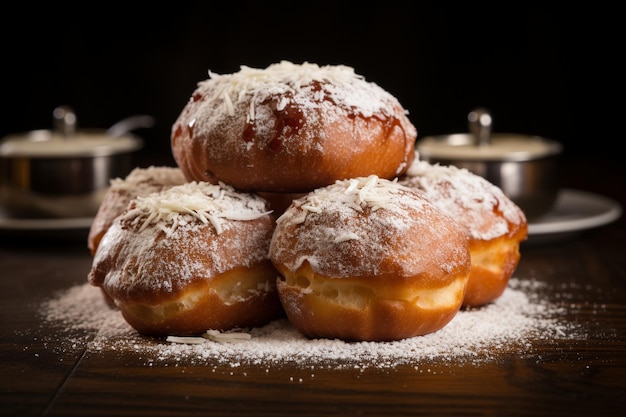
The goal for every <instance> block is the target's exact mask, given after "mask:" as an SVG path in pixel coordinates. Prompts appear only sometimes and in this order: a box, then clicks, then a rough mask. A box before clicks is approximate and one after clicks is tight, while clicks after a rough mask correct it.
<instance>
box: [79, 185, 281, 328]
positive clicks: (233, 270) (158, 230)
mask: <svg viewBox="0 0 626 417" xmlns="http://www.w3.org/2000/svg"><path fill="white" fill-rule="evenodd" d="M267 207H268V203H267V201H265V200H263V199H262V198H261V197H259V196H257V195H253V194H247V193H242V192H239V191H236V190H234V189H233V188H232V187H230V186H228V185H226V184H223V183H220V184H209V183H206V182H196V181H192V182H188V183H185V184H182V185H177V186H173V187H170V188H167V189H165V190H162V191H160V192H157V193H152V194H149V195H148V196H146V197H137V198H136V199H134V200H133V201H132V202H131V203H130V205H129V206H128V208H127V210H126V211H124V213H122V214H121V215H119V216H118V217H117V218H116V219H115V221H114V222H113V224H112V225H111V226H110V227H109V229H108V230H107V232H106V233H105V234H104V236H103V237H102V240H101V241H100V244H99V245H98V249H97V250H96V254H95V256H94V258H93V263H92V267H91V270H90V272H89V275H88V281H89V283H90V284H91V285H94V286H96V287H100V288H102V289H103V290H104V291H105V293H106V294H108V295H109V296H110V297H111V299H112V300H113V301H114V302H115V305H116V306H117V307H118V308H119V310H120V311H121V314H122V315H123V317H124V318H125V320H126V321H127V322H128V323H129V324H130V325H131V326H132V327H133V328H134V329H135V330H137V331H138V332H139V333H140V334H143V335H148V336H169V335H181V336H185V335H197V334H202V333H203V332H205V331H207V330H210V329H213V330H228V329H233V328H246V327H254V326H259V325H263V324H265V323H267V322H269V321H271V320H273V319H275V318H278V317H281V316H284V312H283V310H282V306H281V304H280V300H279V298H278V294H277V291H276V277H277V275H278V272H277V271H276V270H275V269H274V267H273V265H272V263H271V261H270V260H269V255H268V252H269V245H270V240H271V237H272V233H273V231H274V228H275V217H274V215H273V214H272V213H271V211H268V209H267Z"/></svg>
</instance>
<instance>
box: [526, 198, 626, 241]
mask: <svg viewBox="0 0 626 417" xmlns="http://www.w3.org/2000/svg"><path fill="white" fill-rule="evenodd" d="M621 215H622V207H621V206H620V205H619V204H618V203H617V202H616V201H614V200H612V199H610V198H607V197H604V196H600V195H597V194H592V193H589V192H586V191H579V190H571V189H563V190H561V192H560V193H559V196H558V198H557V201H556V203H555V205H554V208H553V209H552V210H551V211H550V212H549V213H548V214H546V215H545V216H543V217H541V218H539V219H535V220H533V221H531V222H529V224H528V242H529V243H538V242H547V241H555V240H561V239H565V238H569V237H571V236H573V235H575V234H579V233H581V232H583V231H585V230H588V229H593V228H596V227H600V226H604V225H607V224H609V223H611V222H613V221H615V220H617V219H618V218H619V217H620V216H621Z"/></svg>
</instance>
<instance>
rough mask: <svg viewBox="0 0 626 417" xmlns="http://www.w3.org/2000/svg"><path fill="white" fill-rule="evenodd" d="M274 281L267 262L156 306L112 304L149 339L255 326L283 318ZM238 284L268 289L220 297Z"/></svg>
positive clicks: (199, 284)
mask: <svg viewBox="0 0 626 417" xmlns="http://www.w3.org/2000/svg"><path fill="white" fill-rule="evenodd" d="M275 279H276V270H275V269H274V268H273V267H272V266H271V264H270V263H269V262H263V263H262V264H260V265H257V266H255V267H253V268H238V269H237V270H231V271H229V272H226V273H224V274H221V275H220V276H216V277H214V278H213V279H212V280H210V281H209V280H203V281H199V282H196V283H195V284H194V285H190V286H188V287H186V288H185V289H184V290H182V291H180V292H179V293H178V294H177V297H176V298H175V299H168V300H166V299H163V300H162V301H161V302H160V303H159V304H157V305H156V306H155V305H148V304H139V303H133V302H132V301H130V300H121V299H118V300H117V301H116V304H117V306H118V307H119V309H120V311H121V313H122V315H123V316H124V318H125V319H126V321H127V322H128V323H129V324H130V325H131V326H132V327H133V328H135V330H137V331H138V332H139V333H141V334H144V335H150V336H168V335H181V336H184V335H198V334H202V333H203V332H205V331H207V330H210V329H211V330H229V329H232V328H245V327H256V326H261V325H263V324H266V323H268V322H270V321H271V320H274V319H276V318H279V317H282V316H283V315H284V312H283V309H282V305H281V304H280V300H279V299H278V295H277V292H276V290H275V287H274V286H273V283H274V281H275ZM241 282H254V283H256V282H266V283H270V282H271V283H272V289H271V291H266V292H261V293H259V294H256V295H254V296H249V297H247V298H245V299H242V300H240V301H235V300H234V299H231V298H226V299H225V298H224V294H220V293H221V292H222V291H223V289H228V288H236V287H237V285H238V284H239V283H241ZM226 291H227V290H226ZM185 304H187V305H185Z"/></svg>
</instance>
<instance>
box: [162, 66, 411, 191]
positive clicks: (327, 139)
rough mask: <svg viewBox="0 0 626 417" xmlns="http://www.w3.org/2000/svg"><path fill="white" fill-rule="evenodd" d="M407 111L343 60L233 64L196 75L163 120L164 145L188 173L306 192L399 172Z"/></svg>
mask: <svg viewBox="0 0 626 417" xmlns="http://www.w3.org/2000/svg"><path fill="white" fill-rule="evenodd" d="M407 114H408V112H407V111H406V110H405V109H404V108H403V107H402V106H401V105H400V103H399V102H398V100H397V99H396V98H395V97H394V96H392V95H391V94H390V93H388V92H387V91H385V90H383V89H382V88H381V87H379V86H378V85H376V84H375V83H372V82H368V81H366V80H365V79H364V77H362V76H360V75H357V74H355V72H354V69H353V68H351V67H347V66H343V65H327V66H319V65H316V64H311V63H306V62H305V63H303V64H294V63H291V62H288V61H282V62H279V63H276V64H272V65H270V66H268V67H267V68H264V69H255V68H250V67H247V66H241V68H240V70H239V71H238V72H236V73H232V74H226V75H222V74H216V73H213V72H211V71H209V78H208V79H207V80H205V81H202V82H199V83H198V85H197V88H196V90H195V91H194V92H193V94H192V96H191V98H190V99H189V101H188V102H187V103H186V105H185V106H184V107H183V109H182V111H181V113H180V114H179V116H178V117H177V119H176V121H175V122H174V124H173V125H172V129H171V148H172V154H173V157H174V159H175V161H176V163H177V165H178V166H179V167H180V169H181V170H182V171H183V172H184V174H185V176H186V178H187V179H188V180H190V181H207V182H210V183H216V182H218V181H222V182H224V183H227V184H230V185H232V186H233V187H234V188H236V189H239V190H243V191H250V192H257V191H266V192H277V193H308V192H309V191H311V190H313V189H315V188H318V187H322V186H325V185H331V184H333V183H334V182H335V181H336V180H341V179H348V178H353V177H359V176H368V175H377V176H379V177H381V178H387V179H392V178H395V177H396V176H398V175H401V174H403V173H404V172H405V171H406V170H407V169H408V167H409V166H410V164H411V162H412V161H413V158H414V156H415V153H414V149H415V148H414V147H415V141H416V138H417V131H416V129H415V126H414V125H413V124H412V123H411V122H410V121H409V119H408V117H407Z"/></svg>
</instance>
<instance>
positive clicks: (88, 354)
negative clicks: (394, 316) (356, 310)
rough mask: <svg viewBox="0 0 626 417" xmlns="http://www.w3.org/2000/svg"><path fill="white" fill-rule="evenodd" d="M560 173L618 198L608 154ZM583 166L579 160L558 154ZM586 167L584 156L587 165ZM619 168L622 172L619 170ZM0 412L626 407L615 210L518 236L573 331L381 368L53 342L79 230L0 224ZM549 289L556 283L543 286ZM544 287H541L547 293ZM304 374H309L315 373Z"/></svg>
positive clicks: (522, 270) (531, 274)
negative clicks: (158, 356)
mask: <svg viewBox="0 0 626 417" xmlns="http://www.w3.org/2000/svg"><path fill="white" fill-rule="evenodd" d="M599 167H603V169H597V170H595V174H594V175H596V176H595V177H588V176H580V175H579V176H576V175H574V176H572V177H570V178H569V180H568V181H569V183H568V184H567V185H569V186H573V187H580V188H583V189H586V190H588V191H592V192H598V193H603V194H605V195H608V196H609V197H611V198H614V199H616V200H617V201H619V202H620V203H621V204H622V206H624V204H625V203H626V199H625V198H624V190H623V188H624V184H625V183H624V182H623V181H624V177H623V171H622V170H621V168H619V166H617V165H616V166H613V167H612V168H611V167H610V166H609V167H607V166H606V165H605V164H604V163H599V164H598V168H599ZM569 168H570V171H568V172H571V173H576V172H580V171H579V170H580V169H581V168H582V167H581V166H580V164H578V163H574V164H573V165H571V166H569ZM585 168H586V166H585ZM620 175H621V176H620ZM0 242H1V244H0V276H1V277H2V278H1V279H0V300H1V302H0V309H1V310H0V311H1V314H0V330H1V334H2V340H1V341H0V355H1V366H2V369H1V371H0V415H19V416H29V415H46V416H55V415H63V416H68V415H80V416H85V415H90V416H94V415H107V416H110V415H152V416H161V415H168V416H174V415H180V416H183V415H185V416H190V415H250V416H278V415H289V416H320V415H365V416H369V415H372V416H373V415H376V416H382V415H385V416H401V415H442V416H443V415H446V416H447V415H464V416H478V415H506V416H521V415H546V416H555V415H564V416H590V415H593V416H611V415H623V413H624V412H625V411H626V250H625V249H626V221H625V219H624V217H622V218H620V219H619V220H617V221H615V222H613V223H611V224H610V225H607V226H604V227H600V228H597V229H593V230H589V231H586V232H585V233H583V234H580V235H577V236H575V237H573V238H571V239H568V240H565V241H558V242H553V243H547V244H542V245H527V246H524V247H523V248H522V260H521V262H520V264H519V267H518V269H517V271H516V273H515V276H516V277H518V278H519V279H520V280H525V279H536V280H539V281H542V282H545V283H547V284H549V286H550V287H551V288H565V287H566V288H567V293H568V294H569V296H568V297H569V298H568V299H567V300H564V303H563V305H564V306H565V307H567V311H566V313H565V319H566V320H568V321H571V322H573V323H576V324H577V325H578V326H579V327H580V328H582V329H584V331H585V333H586V335H587V337H586V338H584V339H580V340H556V341H555V340H549V339H537V340H534V341H533V346H532V349H531V351H532V352H533V353H532V354H530V355H528V354H525V355H520V354H519V352H516V351H515V350H507V349H504V350H502V351H500V352H495V353H494V356H493V358H492V359H491V360H487V361H483V362H481V363H474V364H472V363H468V362H460V363H458V364H457V363H447V362H444V361H443V360H440V359H438V358H433V359H432V360H430V361H428V363H427V364H426V365H427V369H428V371H427V372H418V371H416V368H415V367H414V366H398V367H394V368H392V369H377V368H368V369H350V368H346V369H340V370H338V369H335V368H333V367H328V368H327V369H325V368H323V367H320V368H318V369H316V370H315V371H314V372H312V371H311V370H310V369H307V368H306V367H300V366H298V365H297V364H291V365H285V366H281V367H274V368H271V369H268V367H266V366H263V365H261V366H252V365H245V366H243V367H240V368H237V369H234V370H233V368H231V367H227V366H220V365H213V366H206V364H194V363H193V362H192V361H190V362H189V363H186V362H185V361H184V360H182V361H176V362H168V361H163V362H158V363H150V364H146V362H145V360H144V358H143V357H142V355H141V353H137V352H135V353H132V352H131V353H129V352H119V351H107V350H106V349H104V350H100V351H97V352H94V351H90V349H89V348H88V346H89V345H88V341H89V340H91V339H93V338H94V337H95V333H96V332H93V331H83V330H80V329H79V330H75V331H72V336H73V337H76V338H77V339H78V340H84V342H78V343H75V344H73V345H72V344H69V345H68V344H63V345H62V346H61V345H55V339H54V338H52V337H50V336H51V335H53V334H55V333H58V332H59V331H68V330H67V329H59V328H55V326H54V325H52V324H50V323H46V322H45V321H42V318H41V315H40V314H39V312H38V309H39V308H40V305H41V303H42V300H44V299H46V298H48V297H50V296H51V295H52V294H53V293H54V292H55V291H58V290H63V289H67V288H69V287H71V286H73V285H77V284H80V283H84V282H85V280H86V275H87V272H88V271H89V268H90V266H91V257H90V255H89V253H88V251H87V249H86V244H85V240H84V239H83V237H82V236H79V237H78V239H75V238H72V239H58V238H55V239H44V238H36V236H6V235H4V236H2V235H0ZM552 295H554V294H552ZM546 296H547V297H550V296H551V294H546ZM313 373H314V375H312V374H313Z"/></svg>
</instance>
